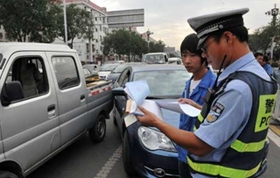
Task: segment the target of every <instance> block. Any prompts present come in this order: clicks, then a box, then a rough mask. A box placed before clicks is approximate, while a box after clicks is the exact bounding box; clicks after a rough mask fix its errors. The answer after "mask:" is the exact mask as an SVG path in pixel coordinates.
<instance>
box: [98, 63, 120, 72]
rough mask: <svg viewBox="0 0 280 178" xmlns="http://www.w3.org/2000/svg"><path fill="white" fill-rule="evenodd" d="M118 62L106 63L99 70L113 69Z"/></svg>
mask: <svg viewBox="0 0 280 178" xmlns="http://www.w3.org/2000/svg"><path fill="white" fill-rule="evenodd" d="M117 65H118V64H104V65H103V66H101V68H100V70H99V71H112V70H113V69H115V68H116V66H117Z"/></svg>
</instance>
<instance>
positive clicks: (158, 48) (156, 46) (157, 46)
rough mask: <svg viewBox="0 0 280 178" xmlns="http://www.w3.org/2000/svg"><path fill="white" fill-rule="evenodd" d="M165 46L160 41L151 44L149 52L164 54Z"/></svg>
mask: <svg viewBox="0 0 280 178" xmlns="http://www.w3.org/2000/svg"><path fill="white" fill-rule="evenodd" d="M164 47H165V44H164V43H163V41H161V40H159V41H158V42H155V43H154V42H150V45H149V48H150V49H149V52H163V51H164Z"/></svg>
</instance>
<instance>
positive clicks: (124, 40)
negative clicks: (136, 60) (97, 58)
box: [102, 29, 147, 56]
mask: <svg viewBox="0 0 280 178" xmlns="http://www.w3.org/2000/svg"><path fill="white" fill-rule="evenodd" d="M102 44H103V45H104V48H103V54H105V55H108V54H110V52H111V51H112V50H113V51H114V52H115V53H117V54H126V55H129V54H131V55H138V56H141V55H142V53H146V52H147V42H146V41H144V40H143V39H142V38H141V36H140V35H138V34H136V33H135V32H130V31H127V30H123V29H121V30H117V31H113V32H112V33H111V34H108V35H107V36H106V37H105V38H104V40H103V42H102Z"/></svg>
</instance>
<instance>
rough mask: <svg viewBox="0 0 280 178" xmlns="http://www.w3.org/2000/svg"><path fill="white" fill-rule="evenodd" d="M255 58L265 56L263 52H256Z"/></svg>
mask: <svg viewBox="0 0 280 178" xmlns="http://www.w3.org/2000/svg"><path fill="white" fill-rule="evenodd" d="M254 56H255V58H257V57H258V56H264V55H263V53H261V52H255V53H254Z"/></svg>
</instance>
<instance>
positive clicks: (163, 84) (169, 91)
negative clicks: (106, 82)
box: [132, 70, 191, 96]
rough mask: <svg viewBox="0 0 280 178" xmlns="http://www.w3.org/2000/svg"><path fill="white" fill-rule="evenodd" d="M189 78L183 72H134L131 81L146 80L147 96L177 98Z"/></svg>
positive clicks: (189, 75) (188, 75) (187, 74)
mask: <svg viewBox="0 0 280 178" xmlns="http://www.w3.org/2000/svg"><path fill="white" fill-rule="evenodd" d="M190 77H191V74H190V73H188V72H186V71H185V70H155V71H145V72H143V71H141V72H135V73H134V76H133V79H132V80H133V81H136V80H146V81H147V83H148V85H149V87H150V95H149V96H170V95H176V96H178V95H181V94H182V91H183V90H184V88H185V82H186V81H187V80H188V79H189V78H190Z"/></svg>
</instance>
